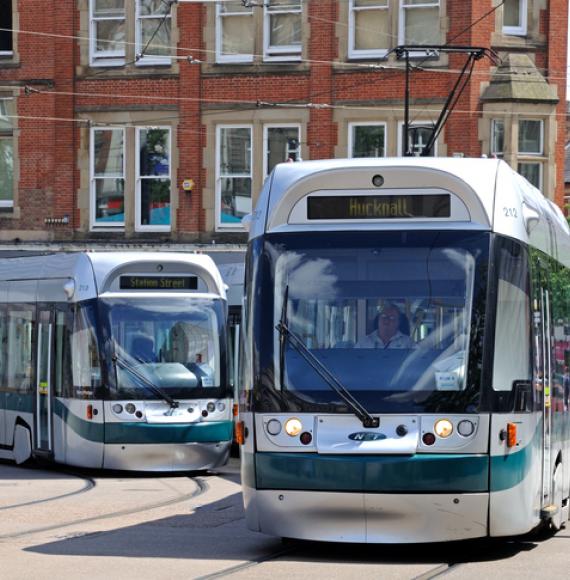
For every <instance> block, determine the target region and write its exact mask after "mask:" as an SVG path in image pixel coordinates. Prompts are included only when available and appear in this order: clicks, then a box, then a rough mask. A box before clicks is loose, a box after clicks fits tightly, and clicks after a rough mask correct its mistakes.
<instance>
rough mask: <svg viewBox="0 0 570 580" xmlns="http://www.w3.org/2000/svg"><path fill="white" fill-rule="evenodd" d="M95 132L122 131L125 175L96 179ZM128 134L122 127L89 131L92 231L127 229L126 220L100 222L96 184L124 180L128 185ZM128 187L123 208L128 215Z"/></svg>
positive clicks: (94, 128)
mask: <svg viewBox="0 0 570 580" xmlns="http://www.w3.org/2000/svg"><path fill="white" fill-rule="evenodd" d="M95 131H121V132H122V134H123V174H122V175H106V176H105V177H95ZM126 149H127V143H126V132H125V129H123V128H122V127H91V129H90V130H89V200H90V202H89V226H90V229H91V230H97V231H102V230H116V229H124V228H125V220H124V219H123V221H122V222H104V223H102V222H98V221H97V219H96V204H97V188H96V187H95V184H96V182H97V180H98V179H109V178H111V179H113V178H114V179H122V180H123V182H124V183H125V185H126ZM125 192H126V187H125V188H124V189H123V206H124V208H125V213H126V209H127V208H126V206H127V204H126V197H125Z"/></svg>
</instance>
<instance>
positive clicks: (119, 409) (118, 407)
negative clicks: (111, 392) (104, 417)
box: [111, 403, 123, 415]
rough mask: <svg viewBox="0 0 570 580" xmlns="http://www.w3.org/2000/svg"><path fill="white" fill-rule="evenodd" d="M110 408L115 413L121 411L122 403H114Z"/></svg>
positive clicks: (118, 413)
mask: <svg viewBox="0 0 570 580" xmlns="http://www.w3.org/2000/svg"><path fill="white" fill-rule="evenodd" d="M111 408H112V409H113V413H117V415H120V414H121V413H122V412H123V405H121V404H120V403H115V404H114V405H113V406H112V407H111Z"/></svg>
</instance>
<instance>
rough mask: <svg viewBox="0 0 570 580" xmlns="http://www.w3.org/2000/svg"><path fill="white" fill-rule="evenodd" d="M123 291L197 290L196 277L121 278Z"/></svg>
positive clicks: (120, 285)
mask: <svg viewBox="0 0 570 580" xmlns="http://www.w3.org/2000/svg"><path fill="white" fill-rule="evenodd" d="M119 287H120V289H121V290H196V289H197V288H198V278H197V277H196V276H121V279H120V282H119Z"/></svg>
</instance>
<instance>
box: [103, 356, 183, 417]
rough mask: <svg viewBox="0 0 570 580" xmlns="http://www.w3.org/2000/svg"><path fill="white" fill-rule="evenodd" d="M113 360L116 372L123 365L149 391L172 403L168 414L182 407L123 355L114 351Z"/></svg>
mask: <svg viewBox="0 0 570 580" xmlns="http://www.w3.org/2000/svg"><path fill="white" fill-rule="evenodd" d="M112 361H113V364H114V365H115V374H116V369H117V366H121V367H122V368H124V369H125V370H127V371H129V372H130V373H131V374H132V375H133V376H135V377H136V378H137V379H139V381H141V382H142V383H144V385H145V386H146V387H147V388H148V390H149V391H152V392H153V393H154V394H155V395H157V396H158V397H160V398H161V399H163V400H164V401H166V402H167V403H168V404H169V405H170V409H169V411H168V413H167V414H168V415H172V412H173V411H174V409H177V408H178V407H180V403H179V402H178V401H175V400H174V399H173V398H172V397H171V396H170V395H169V394H168V393H165V392H164V391H163V390H162V389H160V388H159V387H157V386H156V385H155V384H154V383H153V382H152V381H151V380H150V379H148V378H147V377H145V376H144V375H143V374H142V373H140V372H139V371H138V370H137V369H136V368H135V367H134V366H133V365H131V364H130V363H128V362H127V361H126V360H125V359H124V358H123V357H121V356H119V355H118V354H117V353H114V354H113V357H112Z"/></svg>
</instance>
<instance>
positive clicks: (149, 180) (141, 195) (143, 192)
mask: <svg viewBox="0 0 570 580" xmlns="http://www.w3.org/2000/svg"><path fill="white" fill-rule="evenodd" d="M137 151H138V156H137V167H136V173H137V175H136V180H137V185H136V208H137V211H136V214H137V216H136V229H140V230H146V229H152V230H153V231H157V230H166V231H169V230H170V223H171V220H170V185H171V172H170V166H171V163H170V158H171V156H170V151H171V146H170V129H168V128H156V127H153V128H137Z"/></svg>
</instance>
